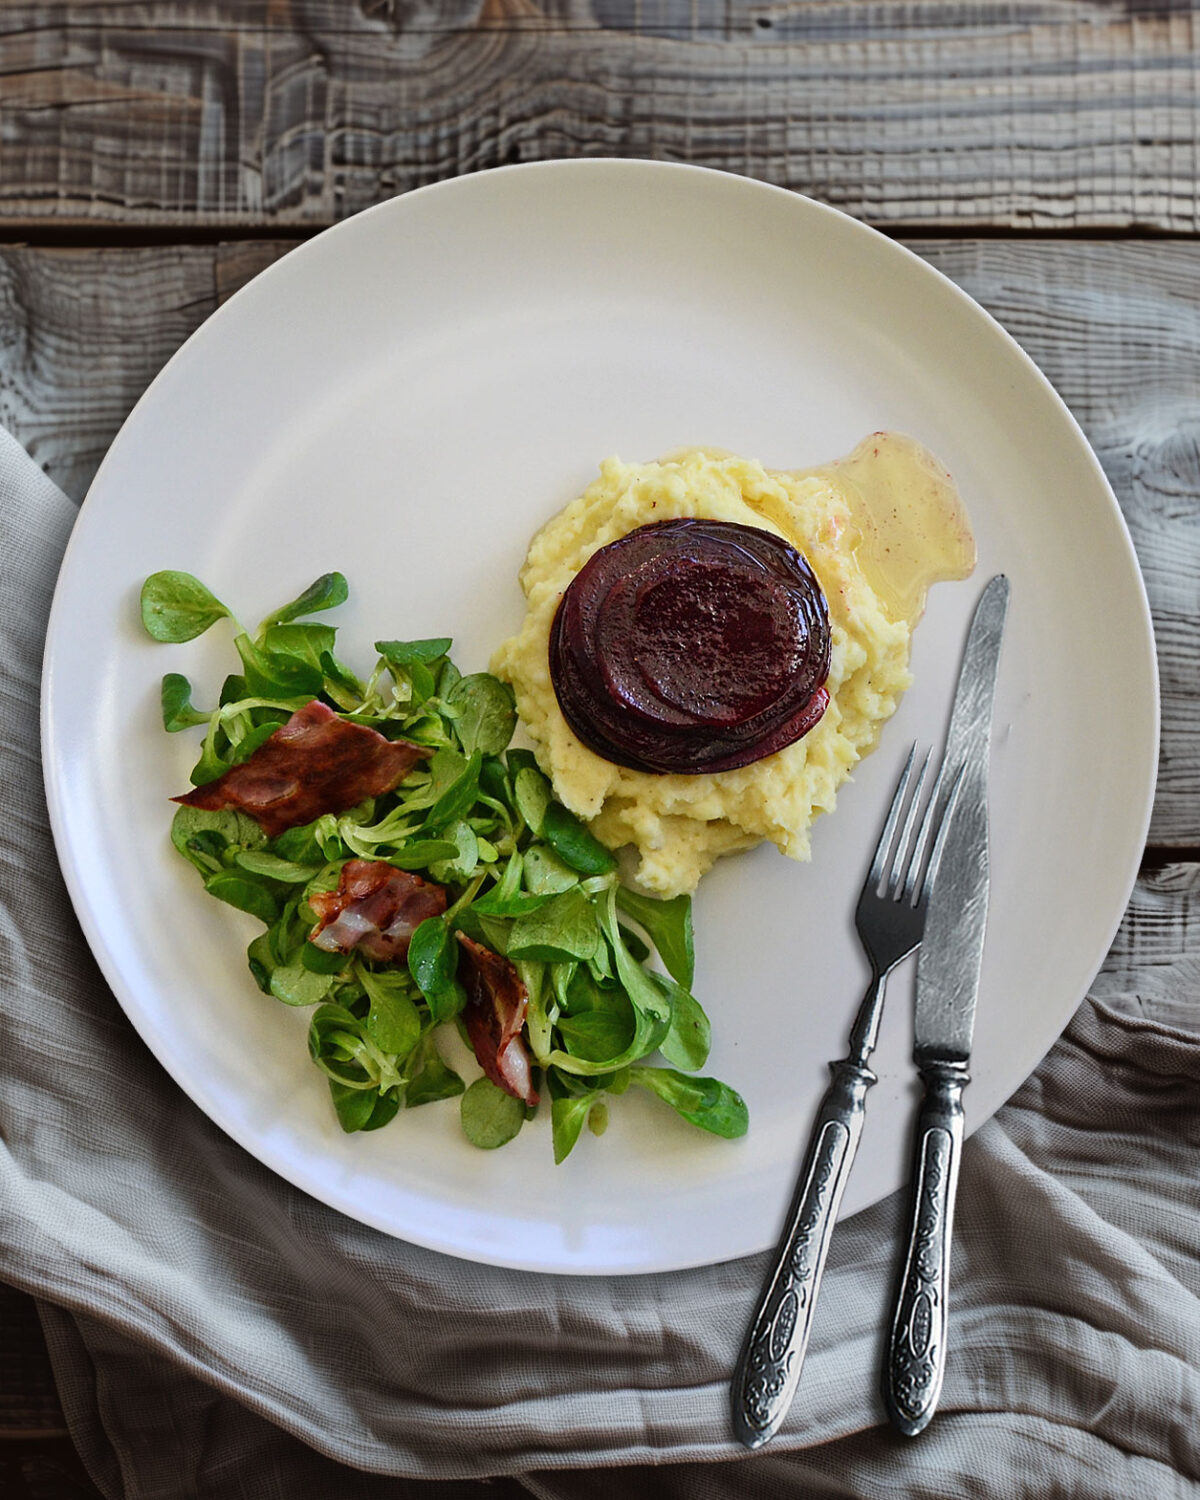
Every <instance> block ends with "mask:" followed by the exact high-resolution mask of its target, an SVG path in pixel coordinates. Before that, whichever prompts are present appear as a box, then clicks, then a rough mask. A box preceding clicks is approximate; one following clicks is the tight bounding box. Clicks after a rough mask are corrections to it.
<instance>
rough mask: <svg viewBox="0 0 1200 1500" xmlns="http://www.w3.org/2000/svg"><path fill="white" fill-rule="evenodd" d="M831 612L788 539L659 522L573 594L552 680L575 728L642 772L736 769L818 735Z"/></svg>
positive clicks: (580, 579)
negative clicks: (806, 736)
mask: <svg viewBox="0 0 1200 1500" xmlns="http://www.w3.org/2000/svg"><path fill="white" fill-rule="evenodd" d="M829 652H830V633H829V614H828V609H827V607H826V603H825V597H824V595H823V594H822V592H821V588H820V585H819V584H818V583H817V580H816V578H815V577H814V575H813V572H812V570H811V568H810V567H809V566H808V563H807V562H806V561H805V560H804V558H803V557H802V556H801V555H800V553H799V552H797V551H796V550H795V548H793V547H790V546H789V545H788V544H787V543H786V542H785V541H783V539H782V538H780V537H777V536H775V535H774V534H773V533H771V532H768V531H761V530H759V529H758V528H756V527H752V526H741V525H738V524H737V523H736V522H732V521H702V520H694V519H681V520H676V521H660V522H658V523H656V524H654V525H651V526H643V527H641V528H639V529H638V530H637V531H632V532H630V533H629V534H628V535H627V536H624V537H622V538H620V540H618V541H616V542H612V543H610V545H609V546H607V547H603V548H601V549H600V550H599V551H598V552H596V553H594V554H593V555H592V557H591V558H589V560H588V562H587V563H586V564H585V566H584V567H583V568H582V569H581V570H580V572H579V574H578V575H577V576H576V578H575V579H574V580H573V581H572V583H571V585H570V587H569V588H568V589H567V591H566V593H565V594H564V596H563V599H562V602H561V604H560V605H559V609H558V612H557V614H556V615H555V618H554V623H553V626H552V629H551V633H550V672H551V677H552V679H553V682H554V688H555V692H556V694H557V696H558V701H559V705H560V707H561V709H562V712H563V716H564V718H565V719H566V720H567V723H568V724H569V725H570V726H571V728H572V729H573V730H574V732H575V734H576V735H577V736H578V737H579V738H580V739H581V740H582V741H583V742H584V744H586V745H588V746H589V747H590V748H591V749H592V750H594V751H596V753H597V754H598V755H602V756H603V757H604V758H605V759H606V760H611V761H613V762H615V763H616V764H618V765H624V766H629V767H630V768H632V769H634V770H641V771H656V772H672V771H677V772H684V773H690V774H699V773H700V772H703V771H719V770H732V769H734V768H735V767H737V766H743V765H748V764H750V763H751V762H752V761H755V760H760V759H761V758H762V757H763V756H765V755H770V754H772V753H773V752H774V751H776V750H781V749H783V748H784V746H785V745H790V744H792V743H793V742H794V741H796V740H798V739H799V738H801V736H802V735H804V734H807V733H808V731H809V730H810V729H811V728H812V727H813V725H814V724H816V723H817V722H818V721H819V719H820V718H821V715H822V714H823V713H824V711H825V707H826V705H827V703H828V701H829V698H828V694H827V693H826V692H825V691H824V683H825V679H826V677H827V676H828V673H829Z"/></svg>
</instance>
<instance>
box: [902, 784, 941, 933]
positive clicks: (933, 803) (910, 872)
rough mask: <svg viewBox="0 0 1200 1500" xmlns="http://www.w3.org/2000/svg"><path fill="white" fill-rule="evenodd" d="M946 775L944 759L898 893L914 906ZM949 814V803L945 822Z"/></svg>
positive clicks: (922, 887) (922, 886)
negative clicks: (919, 877) (918, 877)
mask: <svg viewBox="0 0 1200 1500" xmlns="http://www.w3.org/2000/svg"><path fill="white" fill-rule="evenodd" d="M945 776H946V762H945V761H944V760H943V761H942V763H941V764H940V765H939V766H938V771H937V775H936V776H935V777H934V779H933V787H932V789H931V790H930V793H929V801H928V802H927V803H926V805H925V816H924V817H923V818H922V819H921V826H920V828H918V829H917V836H916V838H915V839H914V840H913V845H912V849H911V851H910V853H909V856H908V864H907V865H906V867H905V870H904V883H903V885H902V886H901V888H900V891H899V894H898V899H899V900H903V901H908V902H909V903H911V904H912V905H913V906H915V905H916V904H917V900H918V897H917V895H916V891H917V876H918V875H919V874H920V872H921V864H922V861H923V860H924V858H925V851H926V849H927V848H928V846H929V836H930V831H931V829H932V828H933V819H934V814H935V813H936V811H937V805H938V798H939V797H940V796H941V793H942V782H943V781H944V780H945ZM917 790H918V794H919V792H920V788H919V787H918V789H917ZM951 796H953V792H951ZM948 814H949V804H947V806H946V808H945V809H944V810H943V812H942V815H941V817H942V823H943V824H944V823H945V821H946V818H947V816H948ZM940 826H941V825H939V827H940ZM928 868H929V867H928V864H926V870H928ZM921 889H922V890H924V882H922V885H921Z"/></svg>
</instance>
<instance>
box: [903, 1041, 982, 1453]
mask: <svg viewBox="0 0 1200 1500" xmlns="http://www.w3.org/2000/svg"><path fill="white" fill-rule="evenodd" d="M919 1071H920V1074H921V1078H922V1079H923V1080H924V1083H925V1097H924V1099H923V1100H922V1101H921V1110H920V1114H919V1115H918V1116H917V1134H916V1142H915V1150H914V1153H913V1180H912V1199H911V1203H910V1210H909V1212H910V1225H909V1230H910V1232H909V1240H908V1249H907V1251H906V1252H905V1257H904V1268H903V1271H902V1273H901V1276H900V1285H899V1289H898V1291H897V1294H896V1306H895V1315H894V1317H893V1320H892V1333H891V1339H890V1341H889V1345H888V1354H887V1365H886V1367H885V1371H884V1380H883V1401H884V1405H885V1406H886V1407H887V1414H888V1419H889V1420H890V1422H891V1424H892V1426H893V1427H895V1428H896V1429H897V1430H898V1431H899V1432H902V1433H904V1434H905V1436H906V1437H916V1435H917V1433H919V1432H922V1431H924V1429H925V1427H926V1426H927V1425H928V1423H929V1419H930V1418H931V1417H932V1416H933V1413H934V1409H935V1407H936V1406H937V1402H938V1396H939V1395H940V1394H941V1389H942V1376H943V1374H944V1373H945V1369H946V1333H947V1305H946V1296H947V1290H948V1283H949V1279H950V1238H951V1234H952V1232H953V1229H954V1194H955V1190H956V1188H957V1185H958V1162H959V1157H960V1156H961V1155H962V1142H963V1108H962V1094H963V1089H964V1088H965V1087H966V1086H967V1084H968V1083H969V1082H970V1081H971V1075H970V1074H969V1073H968V1071H967V1067H966V1064H965V1063H957V1062H926V1063H923V1064H920V1065H919Z"/></svg>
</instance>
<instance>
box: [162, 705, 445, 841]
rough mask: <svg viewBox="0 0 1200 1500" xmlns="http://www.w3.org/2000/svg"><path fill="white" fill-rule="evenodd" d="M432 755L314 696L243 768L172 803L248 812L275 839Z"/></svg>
mask: <svg viewBox="0 0 1200 1500" xmlns="http://www.w3.org/2000/svg"><path fill="white" fill-rule="evenodd" d="M429 754H430V752H429V751H428V750H426V749H425V748H424V747H423V746H421V745H413V744H410V743H409V742H408V740H385V739H384V737H383V735H381V734H377V733H376V731H375V730H374V729H368V728H367V727H366V725H365V724H350V723H348V722H347V721H346V720H345V719H341V718H339V717H338V716H337V714H335V713H334V712H333V710H332V709H331V708H327V707H326V706H325V704H324V703H320V702H318V701H317V700H316V699H314V700H313V702H311V703H308V704H306V705H305V706H304V707H303V708H301V709H297V711H296V712H295V713H294V714H293V715H292V717H291V718H290V719H289V720H288V721H287V723H286V724H283V725H281V726H280V727H279V728H278V729H277V730H276V731H275V733H274V734H273V735H272V736H271V737H270V739H268V740H266V741H265V742H264V743H263V744H261V745H260V746H259V747H258V749H257V750H256V751H255V752H254V753H253V755H251V756H249V757H247V759H246V760H244V761H243V762H242V763H241V765H240V766H234V767H233V768H232V769H231V770H228V771H226V772H225V774H224V775H223V776H218V777H217V779H216V780H215V781H210V782H208V783H207V785H205V786H198V787H196V789H195V790H194V791H191V792H188V793H186V794H185V795H184V796H182V797H174V798H172V801H174V802H183V803H186V804H187V806H188V807H202V808H205V809H207V810H208V811H209V812H217V811H219V810H220V809H221V808H226V807H230V808H235V809H237V810H239V811H241V812H244V813H249V815H250V816H251V817H252V818H253V819H254V821H255V822H256V823H257V824H258V825H259V826H260V827H261V828H262V830H263V832H264V833H265V834H266V835H267V837H268V838H272V839H273V838H275V837H276V836H277V835H278V834H281V833H283V832H284V831H285V829H288V828H298V827H300V826H301V825H302V824H304V823H311V822H312V821H313V819H314V818H319V817H320V816H321V815H322V814H323V813H337V812H345V810H346V809H347V808H348V807H354V806H355V805H356V804H357V803H359V802H362V801H364V800H365V799H366V798H367V797H378V796H380V795H381V794H382V793H384V792H390V791H391V790H392V789H393V788H394V787H397V786H399V784H400V783H401V782H402V781H403V780H404V778H405V777H406V776H407V775H408V773H409V772H410V771H411V770H412V768H413V767H414V766H415V765H416V763H417V761H418V760H422V759H423V758H424V757H425V756H427V755H429Z"/></svg>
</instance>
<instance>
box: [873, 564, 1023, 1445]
mask: <svg viewBox="0 0 1200 1500" xmlns="http://www.w3.org/2000/svg"><path fill="white" fill-rule="evenodd" d="M1007 610H1008V579H1007V578H1005V577H1004V575H1003V574H998V575H997V576H996V577H995V578H993V579H992V580H991V582H990V583H989V584H988V585H987V587H986V588H985V589H984V591H983V595H982V597H981V598H980V600H979V603H978V605H977V606H976V608H975V617H974V619H973V620H972V622H971V630H970V633H969V635H968V636H967V646H966V651H965V653H964V656H963V666H962V673H961V675H960V677H959V683H958V691H957V693H956V694H955V698H954V708H953V709H952V711H951V714H950V729H949V732H948V735H947V739H946V754H945V758H944V761H943V764H944V765H945V766H946V767H947V770H948V772H949V773H950V774H951V775H953V774H955V772H956V770H957V769H958V768H959V767H961V768H962V783H961V785H960V787H959V793H958V802H957V805H956V806H955V809H954V813H953V817H952V820H951V823H950V826H949V830H948V833H947V836H946V843H945V847H944V848H943V850H942V862H941V865H940V867H939V869H938V878H937V881H936V882H935V884H934V888H933V894H932V895H931V897H930V900H929V912H928V915H927V917H926V919H925V940H924V942H923V943H922V945H921V952H920V957H919V958H918V960H917V1006H916V1025H915V1034H914V1044H913V1061H914V1062H915V1063H916V1065H917V1070H918V1072H919V1073H920V1075H921V1079H922V1081H923V1082H924V1085H925V1097H924V1099H923V1100H922V1103H921V1110H920V1113H919V1115H918V1117H917V1130H916V1139H915V1143H914V1152H913V1175H912V1197H911V1203H910V1210H909V1211H910V1233H909V1240H908V1248H907V1251H906V1253H905V1257H904V1261H903V1268H902V1271H901V1275H900V1283H899V1288H898V1291H897V1295H896V1304H895V1312H894V1316H893V1320H892V1330H891V1338H890V1340H889V1344H888V1354H887V1364H886V1367H885V1371H884V1380H883V1399H884V1404H885V1406H886V1407H887V1413H888V1418H889V1420H890V1421H891V1423H892V1426H893V1427H896V1428H897V1429H898V1430H899V1431H900V1432H903V1433H905V1434H907V1435H908V1436H909V1437H915V1436H916V1434H917V1433H919V1432H921V1431H922V1430H923V1429H924V1428H925V1427H926V1426H927V1425H928V1422H929V1419H930V1418H931V1417H932V1416H933V1413H934V1409H935V1408H936V1406H937V1401H938V1396H939V1394H940V1393H941V1388H942V1376H943V1374H944V1372H945V1367H946V1333H947V1316H946V1314H947V1302H946V1294H947V1283H948V1280H949V1271H950V1238H951V1233H952V1230H953V1226H954V1195H955V1188H956V1186H957V1182H958V1162H959V1157H960V1155H961V1152H962V1139H963V1109H962V1094H963V1089H964V1088H965V1087H966V1085H967V1084H968V1083H969V1082H970V1077H971V1075H970V1072H969V1071H968V1068H969V1063H970V1058H971V1036H972V1032H973V1031H974V1027H975V1001H976V998H977V997H978V993H979V975H980V971H981V969H982V966H983V938H984V930H985V928H986V926H987V907H988V815H987V787H988V758H989V750H990V745H991V729H992V703H993V699H994V697H995V687H996V669H997V667H998V665H999V660H1000V641H1001V638H1002V636H1003V634H1004V617H1005V614H1006V613H1007Z"/></svg>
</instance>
